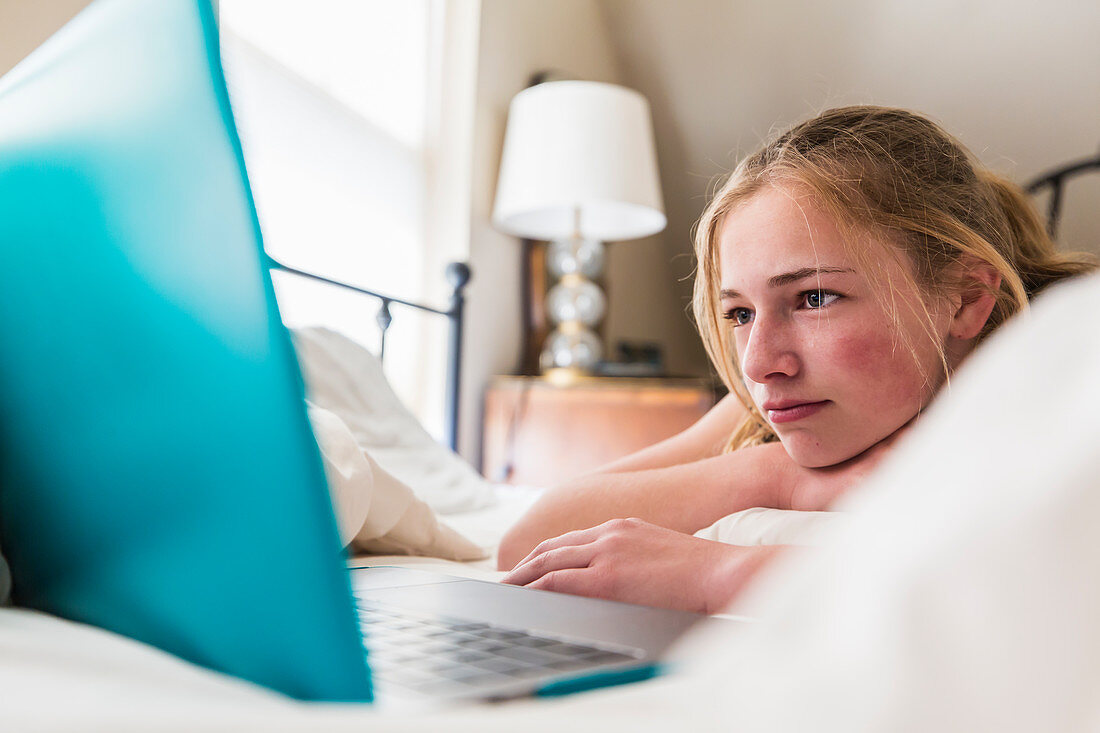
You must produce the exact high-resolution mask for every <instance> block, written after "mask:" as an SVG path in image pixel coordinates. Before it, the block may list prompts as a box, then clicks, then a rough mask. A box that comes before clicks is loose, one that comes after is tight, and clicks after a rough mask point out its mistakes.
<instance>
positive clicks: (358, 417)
mask: <svg viewBox="0 0 1100 733" xmlns="http://www.w3.org/2000/svg"><path fill="white" fill-rule="evenodd" d="M291 335H292V336H293V339H294V347H295V349H296V350H297V352H298V360H299V363H300V365H301V368H302V374H303V376H304V378H305V381H306V393H307V395H308V397H309V400H310V402H312V403H313V404H314V405H316V406H317V407H320V408H322V409H325V410H328V411H329V412H331V413H333V414H334V415H336V416H337V417H339V418H340V419H341V420H343V421H344V423H345V424H346V425H347V427H348V430H350V432H351V434H352V435H353V436H354V437H355V442H356V443H357V444H358V445H359V447H360V448H362V449H363V450H365V451H366V452H367V453H369V454H370V457H371V459H372V460H373V461H374V462H376V463H377V464H378V465H379V466H381V467H382V468H383V469H385V470H386V471H387V472H388V473H390V474H391V475H393V476H395V477H396V478H397V479H398V480H400V481H401V482H402V483H404V484H405V485H407V486H410V487H412V488H413V489H414V491H415V492H416V495H417V496H419V497H420V498H421V499H423V500H424V501H425V502H427V503H428V505H429V506H431V507H432V508H433V509H434V510H435V511H437V512H439V513H440V514H453V513H457V512H466V511H471V510H474V509H480V508H482V507H486V506H489V505H490V504H492V503H493V500H494V493H493V488H492V485H491V484H490V483H489V482H488V481H486V480H485V479H484V478H482V477H481V476H480V475H479V474H478V473H477V471H475V470H474V469H473V468H471V467H470V465H469V464H468V463H466V462H465V461H464V460H462V459H461V458H460V457H459V456H457V455H455V454H454V453H453V452H451V451H450V450H448V449H447V448H445V447H443V446H441V445H440V444H439V443H437V442H436V441H435V440H434V439H433V438H432V436H431V435H429V434H428V432H427V431H426V430H425V429H424V427H423V426H422V425H421V424H420V422H419V421H418V420H417V419H416V417H415V416H414V415H413V414H412V413H411V412H409V410H408V409H407V408H406V407H405V406H404V405H403V404H402V403H401V400H400V398H398V396H397V395H396V394H394V391H393V388H392V387H390V384H389V382H388V381H387V380H386V375H385V374H384V373H383V371H382V365H381V364H380V363H379V361H378V359H377V357H375V356H374V354H372V353H370V352H369V351H368V350H367V349H365V348H363V347H362V346H361V345H359V344H358V343H356V342H354V341H352V340H351V339H349V338H348V337H346V336H344V335H343V334H340V333H337V332H336V331H332V330H329V329H326V328H299V329H294V330H293V331H292V332H291Z"/></svg>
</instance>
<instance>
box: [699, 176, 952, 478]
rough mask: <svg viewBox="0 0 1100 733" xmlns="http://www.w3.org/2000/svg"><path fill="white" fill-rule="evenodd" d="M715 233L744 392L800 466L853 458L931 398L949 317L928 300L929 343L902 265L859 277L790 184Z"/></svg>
mask: <svg viewBox="0 0 1100 733" xmlns="http://www.w3.org/2000/svg"><path fill="white" fill-rule="evenodd" d="M719 235H720V236H719V246H720V259H721V291H722V292H721V299H722V300H721V303H722V306H721V307H722V312H723V314H724V316H725V317H726V319H727V320H728V321H729V327H730V329H732V333H731V336H732V340H733V343H734V344H735V346H736V351H737V357H738V361H739V363H740V365H741V372H742V374H743V375H744V380H745V385H746V387H747V388H748V390H749V393H750V394H751V395H752V398H753V400H754V401H755V403H756V406H757V408H759V410H760V412H761V414H762V415H764V417H765V418H766V419H767V420H768V422H769V424H770V425H771V426H772V428H773V429H774V430H775V432H776V434H777V435H778V436H779V439H780V440H781V441H782V442H783V446H784V447H785V448H786V449H787V452H788V453H789V454H790V456H791V457H792V458H793V459H794V460H795V462H797V463H799V464H800V465H802V466H806V467H819V466H831V465H833V464H836V463H839V462H841V461H844V460H847V459H849V458H852V457H854V456H856V455H858V454H860V453H862V452H863V451H865V450H867V449H868V448H870V447H871V446H872V445H874V444H875V443H878V442H879V441H881V440H883V439H884V438H886V437H888V436H890V435H891V434H893V433H894V432H895V431H896V430H898V429H899V428H901V427H902V426H903V425H905V424H906V423H907V422H909V421H910V420H911V419H912V418H913V417H915V416H916V415H917V413H918V412H919V411H920V410H921V408H922V407H924V406H925V405H926V404H927V403H928V401H929V400H930V399H931V398H932V395H933V394H934V393H935V390H936V389H938V388H939V386H940V384H941V383H942V382H943V379H944V373H943V363H942V361H941V357H940V351H939V350H938V349H937V347H936V344H941V345H942V344H944V343H945V340H946V338H947V334H948V328H949V327H950V324H951V316H950V310H949V308H948V306H947V304H946V303H941V304H939V305H937V304H936V303H927V308H928V312H929V313H930V314H931V316H932V323H933V324H934V325H933V328H932V331H933V334H932V335H933V337H934V338H935V341H933V339H932V338H930V337H929V333H928V320H927V317H926V316H925V315H924V313H925V307H926V306H925V304H922V302H921V299H920V296H919V293H918V292H916V291H915V290H914V289H913V288H912V287H910V286H908V285H906V284H905V283H906V282H907V278H904V277H902V275H903V271H902V265H900V264H899V263H898V262H896V261H894V260H893V259H892V258H890V257H889V256H887V255H885V254H884V255H883V256H882V258H881V261H880V262H876V268H875V272H873V273H870V272H865V271H863V270H862V269H861V268H860V267H859V266H858V265H857V264H856V262H855V261H853V259H852V258H851V257H849V255H848V253H847V251H846V248H845V246H844V241H843V239H842V235H841V233H840V231H839V230H838V228H837V226H836V224H835V223H834V222H833V221H832V219H831V218H830V217H829V216H828V215H826V214H825V213H824V212H822V211H821V210H820V209H819V208H818V207H817V206H816V205H815V203H814V201H813V199H812V198H811V197H810V196H809V195H807V194H804V193H798V192H797V191H795V190H792V189H787V188H778V187H768V188H765V189H764V190H762V191H761V192H759V193H757V194H755V195H754V196H752V197H751V198H750V199H748V200H746V201H745V202H743V203H741V204H740V205H739V206H738V207H737V208H735V209H734V210H733V211H731V212H730V213H729V214H727V215H726V219H725V221H724V222H723V223H722V227H721V230H720V232H719ZM891 283H893V285H891ZM884 288H892V289H894V290H895V292H894V297H893V301H894V304H895V308H896V312H897V318H894V317H893V316H891V315H890V313H888V312H887V311H886V309H885V307H884V305H883V302H882V299H881V298H880V297H876V295H881V294H882V292H883V289H884Z"/></svg>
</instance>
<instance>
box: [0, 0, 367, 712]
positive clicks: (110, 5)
mask: <svg viewBox="0 0 1100 733" xmlns="http://www.w3.org/2000/svg"><path fill="white" fill-rule="evenodd" d="M287 446H293V447H294V449H288V448H287ZM303 487H306V488H305V489H303ZM295 521H298V522H301V523H302V524H303V525H305V526H309V527H311V528H316V529H312V530H311V531H309V532H301V531H296V529H295V528H293V527H290V526H288V525H290V524H291V523H293V522H295ZM0 522H2V526H0V540H2V542H3V553H4V555H5V556H6V557H7V558H8V560H9V561H10V564H11V568H12V573H13V581H14V588H13V593H14V596H13V598H14V601H15V602H16V604H18V605H24V606H29V607H31V608H37V609H41V610H43V611H48V612H50V613H53V614H56V615H59V616H63V617H67V618H73V619H77V620H81V621H84V622H87V623H92V624H95V625H98V626H101V627H103V628H105V629H110V630H112V631H116V632H118V633H120V634H125V635H126V636H130V637H133V638H135V639H139V640H142V641H145V642H148V643H151V644H154V645H156V646H159V647H161V648H163V649H166V650H168V651H170V652H172V653H174V654H177V655H179V656H181V657H183V658H184V659H188V660H191V661H193V662H197V663H199V664H202V665H205V666H207V667H211V668H213V669H217V670H221V671H224V672H228V673H229V674H233V675H236V676H239V677H242V678H244V679H247V680H251V681H253V682H257V683H259V684H261V685H265V686H267V687H271V688H274V689H276V690H279V691H281V692H284V693H286V694H288V695H292V696H294V697H298V698H305V699H317V700H369V699H370V696H371V686H370V680H369V675H368V670H367V665H366V664H365V663H364V648H363V645H362V641H361V638H362V637H361V634H360V631H359V627H358V620H357V616H356V613H355V610H354V606H353V601H352V598H351V595H350V587H349V581H348V576H347V573H346V571H345V570H344V568H343V563H342V562H341V561H340V559H341V558H342V552H341V547H340V542H339V539H338V535H337V531H336V525H335V522H334V519H333V515H332V509H331V505H330V502H329V496H328V491H327V488H326V484H325V480H324V475H323V468H322V464H321V459H320V456H319V453H318V451H317V449H316V444H315V443H314V439H313V434H312V432H311V430H310V426H309V424H308V421H307V418H306V412H305V407H304V404H303V388H302V382H301V378H300V375H299V373H298V370H297V363H296V361H295V358H294V355H293V352H292V350H291V345H290V342H289V338H288V336H287V333H286V331H285V329H284V328H283V326H282V324H281V323H280V322H279V321H278V318H277V311H276V308H275V301H274V295H273V291H272V286H271V281H270V278H269V276H268V273H267V271H266V269H265V267H264V264H263V258H262V249H261V244H260V231H259V227H258V225H257V221H256V216H255V212H254V208H253V204H252V200H251V194H250V192H249V187H248V183H247V179H246V177H245V175H244V167H243V161H242V158H241V150H240V145H239V143H238V139H237V134H236V130H235V127H234V125H233V120H232V114H231V111H230V107H229V101H228V99H227V97H226V91H225V83H224V81H223V78H222V70H221V64H220V59H219V56H218V41H217V27H216V24H215V18H214V16H213V13H212V10H211V7H210V5H209V2H208V0H99V1H98V2H95V3H93V4H92V5H91V6H90V7H89V8H88V9H86V10H85V11H84V12H82V13H81V14H80V15H79V16H78V17H77V18H76V19H75V20H74V21H73V22H71V23H70V24H69V25H67V26H66V27H64V28H63V29H62V30H61V31H60V32H58V33H57V34H56V35H55V36H54V37H53V38H52V39H50V41H48V42H47V44H46V45H44V46H43V47H42V48H40V49H39V50H38V51H36V52H35V53H33V54H32V55H31V56H29V57H28V58H27V59H25V60H24V61H23V62H22V63H21V64H20V65H19V66H17V67H16V68H15V69H14V70H13V71H12V72H10V73H9V74H8V75H7V76H6V77H4V79H3V80H2V81H0ZM260 566H265V567H266V568H267V569H269V572H264V573H259V572H255V570H256V569H257V568H258V567H260ZM271 568H274V569H276V570H277V572H275V573H274V577H275V578H276V579H277V581H278V582H272V580H273V573H272V572H270V569H271Z"/></svg>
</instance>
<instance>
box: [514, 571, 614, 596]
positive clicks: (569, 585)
mask: <svg viewBox="0 0 1100 733" xmlns="http://www.w3.org/2000/svg"><path fill="white" fill-rule="evenodd" d="M593 576H594V573H593V572H592V571H591V570H589V569H588V568H573V569H568V570H555V571H554V572H552V573H547V574H546V575H544V576H542V577H541V578H539V579H538V580H536V581H535V582H533V583H531V584H529V585H528V586H527V587H528V588H534V589H536V590H549V591H554V592H555V593H571V594H573V595H575V596H589V597H591V598H601V597H603V592H602V588H601V586H600V584H599V583H598V582H597V580H596V579H595V578H594V577H593Z"/></svg>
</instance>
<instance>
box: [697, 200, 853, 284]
mask: <svg viewBox="0 0 1100 733" xmlns="http://www.w3.org/2000/svg"><path fill="white" fill-rule="evenodd" d="M718 246H719V260H720V262H721V264H722V271H723V275H724V276H725V274H726V273H727V271H729V274H730V275H733V274H734V271H737V272H741V273H743V274H744V275H748V274H750V273H756V272H759V271H761V270H769V269H774V268H775V267H789V266H797V267H807V266H813V265H814V264H827V265H830V266H838V267H839V266H848V267H854V263H853V262H852V257H851V255H852V253H851V251H850V248H849V247H848V246H847V242H846V238H845V237H844V236H843V235H842V233H841V230H840V227H839V226H838V225H837V223H836V221H835V220H834V219H833V218H832V217H831V216H830V215H829V214H827V213H826V212H824V211H822V209H821V207H820V206H819V205H818V204H817V203H816V202H815V200H814V199H813V197H812V196H809V195H807V194H804V193H799V192H797V191H791V190H788V189H785V188H777V187H774V186H772V187H768V188H765V189H763V190H761V191H759V192H757V193H756V194H754V195H753V196H751V197H750V198H748V199H747V200H745V201H743V202H741V203H740V204H739V205H738V206H736V207H734V208H733V209H732V210H731V211H730V212H729V213H727V214H726V215H725V217H724V218H723V220H722V222H721V223H720V228H719V230H718ZM768 276H770V274H769V275H768Z"/></svg>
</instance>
